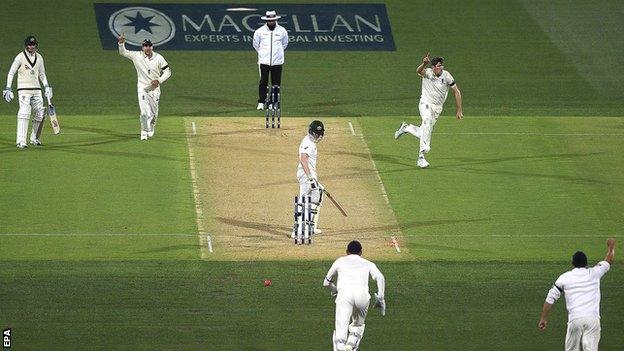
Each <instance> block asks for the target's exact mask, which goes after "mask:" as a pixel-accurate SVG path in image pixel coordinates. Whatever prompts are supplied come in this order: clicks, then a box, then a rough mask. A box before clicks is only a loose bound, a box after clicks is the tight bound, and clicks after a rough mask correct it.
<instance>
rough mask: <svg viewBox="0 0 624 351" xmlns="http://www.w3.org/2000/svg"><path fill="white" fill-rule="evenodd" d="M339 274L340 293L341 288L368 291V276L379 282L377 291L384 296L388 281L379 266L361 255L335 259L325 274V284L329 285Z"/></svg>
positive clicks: (338, 285) (338, 286)
mask: <svg viewBox="0 0 624 351" xmlns="http://www.w3.org/2000/svg"><path fill="white" fill-rule="evenodd" d="M336 274H338V283H337V284H336V286H337V288H338V293H340V291H341V290H347V291H348V290H362V291H366V292H367V293H368V277H369V276H371V277H372V278H373V280H375V281H376V282H377V293H378V294H379V296H384V293H385V289H386V283H385V280H384V276H383V274H381V272H380V271H379V269H378V268H377V266H376V265H375V264H374V263H373V262H371V261H369V260H367V259H365V258H362V256H360V255H347V256H343V257H340V258H338V259H337V260H336V261H334V264H332V266H331V268H329V271H328V272H327V275H326V276H325V281H324V282H323V285H325V286H327V285H329V283H330V282H331V280H332V279H333V277H334V276H335V275H336Z"/></svg>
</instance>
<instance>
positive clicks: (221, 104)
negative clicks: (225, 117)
mask: <svg viewBox="0 0 624 351" xmlns="http://www.w3.org/2000/svg"><path fill="white" fill-rule="evenodd" d="M177 97H178V98H180V99H184V100H190V101H197V102H198V103H201V104H202V105H203V106H215V107H216V108H214V109H207V108H205V109H201V110H196V111H186V112H184V113H183V114H184V115H185V116H195V117H196V116H215V115H221V114H223V113H240V112H250V111H256V108H255V107H256V105H255V103H256V102H255V101H254V100H250V101H239V100H232V99H225V98H219V97H215V96H197V95H183V96H177Z"/></svg>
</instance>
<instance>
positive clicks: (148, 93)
mask: <svg viewBox="0 0 624 351" xmlns="http://www.w3.org/2000/svg"><path fill="white" fill-rule="evenodd" d="M118 42H119V54H120V55H121V56H123V57H127V58H129V59H130V60H132V63H133V64H134V68H135V69H136V71H137V78H138V81H137V91H138V95H139V109H140V110H141V115H140V120H141V140H147V139H148V138H151V137H153V136H154V133H155V132H156V120H157V119H158V102H159V101H160V85H161V84H162V83H164V82H165V81H166V80H167V79H169V77H171V69H170V68H169V64H168V63H167V61H166V60H165V58H164V57H162V55H160V54H158V53H156V52H154V48H153V45H152V42H151V41H150V40H148V39H145V40H144V41H143V44H142V45H141V51H129V50H126V45H125V39H124V35H123V33H122V34H121V35H120V36H119V38H118Z"/></svg>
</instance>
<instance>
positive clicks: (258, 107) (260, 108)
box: [256, 102, 264, 111]
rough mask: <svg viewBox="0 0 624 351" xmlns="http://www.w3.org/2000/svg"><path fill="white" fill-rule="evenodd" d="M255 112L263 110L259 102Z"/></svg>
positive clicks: (262, 105)
mask: <svg viewBox="0 0 624 351" xmlns="http://www.w3.org/2000/svg"><path fill="white" fill-rule="evenodd" d="M256 110H258V111H260V110H264V103H262V102H259V103H258V106H257V107H256Z"/></svg>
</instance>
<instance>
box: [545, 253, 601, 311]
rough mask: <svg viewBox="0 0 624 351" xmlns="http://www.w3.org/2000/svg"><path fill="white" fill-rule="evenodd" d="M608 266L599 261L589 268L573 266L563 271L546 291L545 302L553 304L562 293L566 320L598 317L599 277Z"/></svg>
mask: <svg viewBox="0 0 624 351" xmlns="http://www.w3.org/2000/svg"><path fill="white" fill-rule="evenodd" d="M609 268H611V265H609V262H607V261H601V262H599V263H598V264H597V265H595V266H594V267H591V268H574V269H573V270H571V271H569V272H565V273H563V274H562V275H561V276H559V278H557V280H556V281H555V285H553V287H552V288H551V289H550V291H548V296H546V302H548V303H549V304H551V305H552V304H554V303H555V301H557V300H558V299H559V297H561V293H563V294H564V295H565V300H566V307H567V309H568V321H572V320H574V319H577V318H581V317H594V318H600V278H602V276H604V275H605V274H606V273H607V272H608V271H609Z"/></svg>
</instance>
